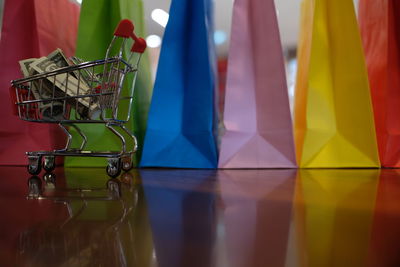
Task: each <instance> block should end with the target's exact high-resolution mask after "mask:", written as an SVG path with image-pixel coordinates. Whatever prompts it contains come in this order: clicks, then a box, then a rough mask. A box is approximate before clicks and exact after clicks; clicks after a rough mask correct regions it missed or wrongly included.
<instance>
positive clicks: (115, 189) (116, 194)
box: [107, 179, 121, 199]
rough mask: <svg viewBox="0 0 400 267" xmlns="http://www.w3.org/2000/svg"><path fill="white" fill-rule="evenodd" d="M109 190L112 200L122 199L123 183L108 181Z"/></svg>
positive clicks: (116, 180) (115, 180)
mask: <svg viewBox="0 0 400 267" xmlns="http://www.w3.org/2000/svg"><path fill="white" fill-rule="evenodd" d="M107 189H108V192H109V194H110V196H111V198H112V199H119V198H121V183H120V181H118V179H110V180H108V181H107Z"/></svg>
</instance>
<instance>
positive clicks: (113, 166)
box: [106, 158, 121, 178]
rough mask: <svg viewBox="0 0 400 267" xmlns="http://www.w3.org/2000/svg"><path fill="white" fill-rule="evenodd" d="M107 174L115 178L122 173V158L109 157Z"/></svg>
mask: <svg viewBox="0 0 400 267" xmlns="http://www.w3.org/2000/svg"><path fill="white" fill-rule="evenodd" d="M107 161H108V165H107V169H106V170H107V174H108V175H109V176H110V177H112V178H115V177H117V176H118V175H119V174H120V173H121V159H120V158H109V159H107Z"/></svg>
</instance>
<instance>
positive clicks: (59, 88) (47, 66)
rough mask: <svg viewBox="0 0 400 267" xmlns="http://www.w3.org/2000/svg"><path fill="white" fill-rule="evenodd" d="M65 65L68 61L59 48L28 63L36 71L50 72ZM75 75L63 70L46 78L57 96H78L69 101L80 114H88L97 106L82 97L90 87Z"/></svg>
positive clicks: (88, 98)
mask: <svg viewBox="0 0 400 267" xmlns="http://www.w3.org/2000/svg"><path fill="white" fill-rule="evenodd" d="M66 66H69V64H68V61H67V60H66V58H65V56H64V55H63V54H62V52H61V50H59V49H58V50H56V51H54V52H52V53H51V54H50V55H49V56H47V57H42V58H39V59H37V60H35V61H34V62H32V63H31V64H30V65H29V67H30V68H31V69H32V70H34V71H35V72H37V73H45V72H50V71H53V70H56V69H59V68H60V67H66ZM77 77H79V76H78V75H77V74H76V73H74V72H63V73H59V74H56V75H55V76H53V75H52V76H48V77H47V78H46V79H47V80H48V81H49V82H51V83H52V84H53V85H54V88H53V90H54V91H55V92H54V93H55V95H56V96H57V97H68V96H72V97H73V96H80V97H77V98H70V100H69V103H70V104H72V105H73V106H74V107H76V109H77V110H78V112H79V114H80V115H82V116H90V114H91V113H94V112H95V111H96V110H98V109H99V107H98V105H97V103H93V102H92V101H91V98H90V97H84V95H87V94H89V93H90V92H91V89H90V87H89V86H88V84H87V83H86V82H84V80H82V79H78V78H77ZM74 104H76V105H74Z"/></svg>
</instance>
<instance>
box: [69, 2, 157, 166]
mask: <svg viewBox="0 0 400 267" xmlns="http://www.w3.org/2000/svg"><path fill="white" fill-rule="evenodd" d="M121 19H130V20H132V21H133V23H134V25H135V33H136V34H137V35H138V36H144V24H143V23H144V18H143V3H142V1H141V0H134V1H129V0H118V1H108V0H85V1H83V3H82V7H81V16H80V21H79V32H78V40H77V49H76V56H77V57H79V58H82V59H85V60H97V59H102V58H104V57H105V54H106V50H107V47H108V45H109V43H110V41H111V39H112V37H113V33H114V30H115V27H116V26H117V25H118V22H119V21H120V20H121ZM129 49H130V46H126V51H124V53H125V58H126V55H129V54H128V53H130V51H129ZM149 64H150V63H149V60H148V57H147V54H146V53H145V54H144V56H143V57H142V59H141V61H140V68H139V72H138V77H137V80H136V85H135V91H134V100H133V101H134V104H133V107H132V112H131V120H130V121H129V122H128V124H127V125H126V126H127V127H128V128H129V129H130V130H132V131H133V133H134V135H135V136H136V138H137V139H138V147H139V150H138V152H137V153H136V154H135V159H134V162H137V161H138V159H139V158H140V154H141V149H142V147H143V138H144V131H145V128H146V122H147V113H148V107H149V103H150V94H151V75H150V67H149ZM132 82H133V81H129V82H127V83H128V84H129V83H132ZM121 109H127V107H125V106H122V107H121ZM120 111H121V112H124V111H123V110H120ZM79 127H80V128H81V129H82V131H83V132H84V133H85V134H86V135H87V137H88V145H87V148H86V149H87V150H92V151H96V150H97V151H99V150H100V151H110V150H114V151H119V150H121V141H120V140H119V138H117V137H116V136H115V134H113V133H112V132H111V131H110V130H108V129H106V127H104V124H97V125H94V124H91V125H83V126H82V127H81V125H79ZM71 132H73V129H71ZM74 136H77V137H78V138H77V140H78V141H80V138H79V136H78V135H77V134H75V135H74ZM128 145H130V146H131V145H132V144H128ZM65 165H66V166H103V165H104V160H103V159H99V158H90V157H85V158H72V157H68V158H66V159H65Z"/></svg>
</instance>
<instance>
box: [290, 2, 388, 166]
mask: <svg viewBox="0 0 400 267" xmlns="http://www.w3.org/2000/svg"><path fill="white" fill-rule="evenodd" d="M302 12H303V15H302V28H301V34H300V43H299V55H298V69H299V71H298V77H297V85H296V96H295V141H296V148H297V160H298V163H299V165H300V166H301V167H311V168H319V167H322V168H336V167H339V168H344V167H379V166H380V163H379V156H378V149H377V144H376V136H375V129H374V119H373V114H372V105H371V97H370V92H369V85H368V77H367V71H366V67H365V62H364V56H363V51H362V45H361V38H360V34H359V31H358V26H357V21H356V16H355V12H354V6H353V1H351V0H344V1H330V0H304V1H303V6H302Z"/></svg>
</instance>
